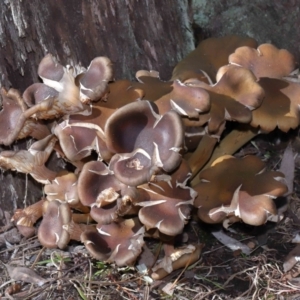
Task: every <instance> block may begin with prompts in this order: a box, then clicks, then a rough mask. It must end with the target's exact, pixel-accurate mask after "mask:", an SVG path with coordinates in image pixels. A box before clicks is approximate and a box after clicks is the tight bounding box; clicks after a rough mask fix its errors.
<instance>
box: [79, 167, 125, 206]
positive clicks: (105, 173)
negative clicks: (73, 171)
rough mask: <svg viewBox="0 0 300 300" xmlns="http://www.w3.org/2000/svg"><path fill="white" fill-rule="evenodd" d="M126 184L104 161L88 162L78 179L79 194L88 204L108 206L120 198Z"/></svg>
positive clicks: (84, 202) (83, 202)
mask: <svg viewBox="0 0 300 300" xmlns="http://www.w3.org/2000/svg"><path fill="white" fill-rule="evenodd" d="M123 187H124V185H123V184H122V183H121V182H120V181H119V180H118V179H116V177H115V176H114V174H113V172H111V171H110V170H109V168H108V167H107V166H106V165H105V164H104V163H103V162H102V161H90V162H88V163H86V164H85V165H84V166H83V168H82V171H81V173H80V175H79V179H78V195H79V198H80V199H81V203H82V204H83V205H86V206H90V207H93V206H97V207H103V206H106V205H108V204H110V203H112V202H114V201H116V199H117V198H119V196H120V195H119V194H118V192H120V191H121V189H122V188H123Z"/></svg>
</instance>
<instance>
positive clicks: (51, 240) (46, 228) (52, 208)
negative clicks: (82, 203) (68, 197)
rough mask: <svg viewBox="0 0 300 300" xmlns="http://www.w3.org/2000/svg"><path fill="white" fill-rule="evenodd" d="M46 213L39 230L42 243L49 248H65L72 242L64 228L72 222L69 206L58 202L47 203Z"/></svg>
mask: <svg viewBox="0 0 300 300" xmlns="http://www.w3.org/2000/svg"><path fill="white" fill-rule="evenodd" d="M44 211H45V212H44V215H43V219H42V222H41V224H40V226H39V228H38V239H39V241H40V243H41V244H42V245H43V246H44V247H47V248H57V247H58V248H60V249H63V248H65V247H66V246H67V244H68V243H69V241H70V235H69V233H68V232H67V231H66V230H65V229H64V228H63V227H64V226H66V225H68V224H69V223H70V222H71V221H72V213H71V209H70V207H69V205H68V204H67V203H60V202H59V201H56V200H53V201H50V202H49V201H47V202H45V209H44Z"/></svg>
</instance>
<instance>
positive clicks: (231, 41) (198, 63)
mask: <svg viewBox="0 0 300 300" xmlns="http://www.w3.org/2000/svg"><path fill="white" fill-rule="evenodd" d="M241 46H250V47H254V48H256V47H257V42H256V41H255V40H254V39H252V38H249V37H241V36H237V35H229V36H225V37H220V38H208V39H206V40H204V41H202V42H201V43H200V44H199V45H198V47H197V48H196V49H195V50H194V51H192V52H191V53H190V54H188V56H187V57H186V58H185V59H183V60H182V61H181V62H179V63H178V64H177V66H176V67H175V68H174V70H173V74H172V80H175V79H179V80H181V81H183V82H184V81H185V80H187V79H190V78H197V79H198V80H200V81H204V82H207V76H205V74H207V75H208V76H209V78H210V79H211V80H212V81H214V80H215V76H216V74H217V71H218V69H219V68H220V67H222V66H224V65H227V64H228V56H229V55H230V54H231V53H233V52H234V51H235V49H236V48H239V47H241ZM203 71H204V72H205V73H203Z"/></svg>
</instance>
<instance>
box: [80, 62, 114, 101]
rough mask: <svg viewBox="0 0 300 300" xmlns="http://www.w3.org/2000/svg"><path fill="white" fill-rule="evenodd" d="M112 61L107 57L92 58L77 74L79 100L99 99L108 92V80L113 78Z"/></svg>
mask: <svg viewBox="0 0 300 300" xmlns="http://www.w3.org/2000/svg"><path fill="white" fill-rule="evenodd" d="M111 65H112V63H111V61H110V59H109V58H107V57H104V56H100V57H96V58H94V59H93V60H92V61H91V63H90V65H89V67H88V69H87V70H86V72H83V73H82V74H80V75H79V76H78V78H76V79H78V82H79V87H80V101H81V102H83V103H88V102H90V101H99V100H101V99H103V98H104V97H105V96H106V94H107V93H108V92H109V87H108V82H109V81H111V80H112V79H113V70H112V67H111Z"/></svg>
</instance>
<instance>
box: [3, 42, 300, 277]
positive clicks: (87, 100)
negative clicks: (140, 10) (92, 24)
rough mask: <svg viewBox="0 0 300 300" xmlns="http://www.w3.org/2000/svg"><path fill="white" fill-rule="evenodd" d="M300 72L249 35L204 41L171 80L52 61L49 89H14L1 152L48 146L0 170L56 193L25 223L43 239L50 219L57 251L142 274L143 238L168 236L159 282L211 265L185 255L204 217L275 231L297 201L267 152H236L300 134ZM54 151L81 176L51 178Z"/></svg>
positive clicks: (8, 159)
mask: <svg viewBox="0 0 300 300" xmlns="http://www.w3.org/2000/svg"><path fill="white" fill-rule="evenodd" d="M295 68H296V66H295V62H294V58H293V56H292V55H291V54H290V53H289V52H288V51H286V50H279V49H277V48H276V47H275V46H273V45H271V44H262V45H260V46H258V45H257V42H256V41H255V40H253V39H251V38H241V37H237V36H228V37H223V38H210V39H207V40H204V41H203V42H201V43H200V44H199V46H198V47H197V48H196V50H194V51H193V52H192V53H190V54H189V55H188V56H187V57H186V58H185V59H184V60H183V61H181V62H180V63H178V65H177V66H176V67H175V69H174V71H173V74H172V78H171V79H170V80H169V81H161V80H160V79H159V74H158V73H157V72H155V71H138V72H137V74H136V78H137V81H134V82H131V81H128V80H117V81H114V80H113V72H112V66H111V62H110V60H109V59H108V58H106V57H97V58H95V59H94V60H93V61H92V62H91V64H90V66H89V67H88V68H87V69H84V68H81V67H70V66H66V67H63V66H62V65H61V64H60V63H58V62H57V61H56V60H55V59H54V57H52V56H51V55H47V56H45V57H44V58H43V60H42V61H41V63H40V65H39V67H38V74H39V76H40V78H41V79H42V81H43V83H34V84H33V85H31V86H29V87H28V88H27V89H26V90H25V91H24V93H23V94H22V95H21V94H20V93H19V92H18V91H17V90H14V89H10V90H8V91H6V90H4V89H2V92H1V95H2V101H3V109H2V111H1V112H0V142H1V144H4V145H11V144H12V143H13V142H14V141H16V140H17V139H22V138H25V137H27V136H31V137H33V138H34V139H35V140H36V141H35V142H34V143H33V144H32V146H31V147H30V148H29V149H28V150H19V151H2V152H1V153H0V166H1V168H3V169H11V170H15V171H17V172H23V173H28V174H30V175H31V176H32V177H33V178H34V179H35V180H37V181H38V182H41V183H43V184H44V194H45V198H43V199H41V200H40V201H38V202H37V203H35V204H33V205H32V206H29V207H27V208H25V209H18V210H17V211H16V212H15V214H14V216H13V220H14V222H15V224H16V226H17V227H18V228H19V230H20V232H21V233H22V234H23V235H25V236H31V235H33V234H34V233H35V227H34V224H35V223H36V221H37V220H38V219H40V218H42V221H41V224H40V226H39V227H38V238H39V240H40V242H41V244H43V245H44V246H46V247H49V248H55V247H58V248H65V247H66V246H67V245H68V243H69V241H70V240H78V241H81V242H82V243H84V245H85V246H86V248H87V250H88V251H89V252H90V254H91V255H92V256H93V257H95V258H97V259H99V260H103V261H107V262H113V263H115V264H117V265H118V266H124V265H132V264H134V263H135V262H136V260H137V258H138V256H139V255H140V254H141V252H142V251H143V245H144V239H145V238H147V237H152V238H157V239H159V240H160V241H161V242H162V243H163V245H164V252H165V256H164V258H163V259H162V260H161V261H159V262H157V263H156V265H155V266H154V267H153V268H152V270H151V272H152V277H153V278H154V279H158V278H162V277H163V276H165V275H166V274H168V273H170V272H171V271H172V270H173V269H175V268H179V267H182V266H185V265H186V264H187V263H193V262H194V261H196V260H197V259H198V258H199V255H200V251H201V247H202V246H201V245H187V244H185V245H182V247H180V248H175V247H174V240H175V237H178V236H180V235H181V234H182V232H183V228H184V226H185V224H186V223H187V222H188V220H189V218H190V216H191V214H192V212H193V211H195V212H196V213H197V215H198V217H199V219H200V220H202V221H204V222H207V223H222V222H226V223H233V222H237V221H239V222H240V221H242V222H245V223H247V224H251V225H261V224H264V223H265V222H266V221H267V220H268V218H269V217H270V216H272V215H276V206H275V203H274V200H273V199H275V198H276V197H278V196H281V195H284V194H285V193H286V190H287V188H286V185H285V183H284V176H283V174H282V173H280V172H277V171H269V170H266V168H265V164H264V162H262V161H261V160H260V159H259V158H257V157H255V156H246V157H244V158H235V157H233V156H231V155H232V154H233V153H234V152H235V151H236V150H238V149H239V148H240V147H241V146H242V145H244V144H245V143H246V142H248V141H249V140H250V139H252V138H253V137H255V136H256V135H257V134H265V133H268V132H270V131H272V130H274V129H275V128H276V127H278V128H279V129H281V130H282V131H284V132H287V131H288V130H289V129H291V128H296V127H297V126H298V124H299V104H300V85H299V84H298V83H295V82H292V81H291V80H287V79H286V78H285V77H286V76H287V75H289V74H290V73H291V72H292V71H293V70H294V69H295ZM233 121H234V122H233ZM228 122H232V123H233V125H232V126H231V128H232V129H231V130H230V131H229V130H227V132H226V133H225V132H223V131H224V128H225V125H226V124H227V123H228ZM53 151H55V152H56V153H57V155H58V156H60V157H61V158H62V159H64V160H66V161H68V162H69V163H71V164H73V165H74V169H75V171H74V172H68V171H66V170H64V171H60V172H55V171H53V170H50V169H49V168H47V167H46V166H45V163H46V161H47V159H48V158H49V155H50V154H51V153H52V152H53ZM95 154H96V155H95Z"/></svg>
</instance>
